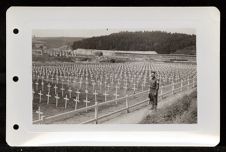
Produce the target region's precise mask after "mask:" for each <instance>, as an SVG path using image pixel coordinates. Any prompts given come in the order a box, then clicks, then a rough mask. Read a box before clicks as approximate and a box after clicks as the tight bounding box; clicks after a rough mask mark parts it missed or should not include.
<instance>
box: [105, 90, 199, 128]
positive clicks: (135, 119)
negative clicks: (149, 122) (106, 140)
mask: <svg viewBox="0 0 226 152" xmlns="http://www.w3.org/2000/svg"><path fill="white" fill-rule="evenodd" d="M194 90H196V88H193V89H191V90H188V91H184V92H181V93H178V94H175V95H174V96H170V97H167V98H165V99H163V100H161V101H160V102H159V103H158V109H161V108H164V107H167V106H169V105H171V104H172V103H174V102H176V101H177V99H179V98H181V97H182V96H184V95H186V94H190V93H192V92H193V91H194ZM150 108H151V107H150V106H147V107H145V108H142V109H138V110H136V111H133V112H131V113H127V114H122V115H120V116H118V117H115V118H113V119H110V120H107V121H105V122H103V123H104V124H138V123H140V121H141V120H143V119H144V118H145V117H146V116H147V115H148V114H151V113H154V111H153V110H150Z"/></svg>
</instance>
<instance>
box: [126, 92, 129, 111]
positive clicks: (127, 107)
mask: <svg viewBox="0 0 226 152" xmlns="http://www.w3.org/2000/svg"><path fill="white" fill-rule="evenodd" d="M126 112H127V113H129V103H128V95H127V94H126Z"/></svg>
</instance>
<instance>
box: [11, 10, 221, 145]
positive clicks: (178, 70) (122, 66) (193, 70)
mask: <svg viewBox="0 0 226 152" xmlns="http://www.w3.org/2000/svg"><path fill="white" fill-rule="evenodd" d="M160 12H161V13H160ZM219 23H220V13H219V11H218V10H217V9H216V8H214V7H202V8H201V7H200V8H174V7H169V8H164V7H160V8H153V7H147V8H143V7H138V8H126V7H124V8H117V7H115V8H114V7H110V8H99V7H94V8H91V7H72V8H63V7H62V8H54V7H49V8H42V7H12V8H9V10H8V11H7V142H8V144H10V145H12V146H41V145H46V146H47V145H48V146H53V145H55V146H67V145H68V146H69V145H71V146H73V145H75V146H81V145H96V146H99V145H109V146H113V145H116V146H117V145H118V146H120V145H134V146H151V145H152V146H173V145H174V146H183V145H184V146H214V145H216V144H217V143H218V142H219V130H220V128H219V124H220V116H219V113H220V111H219V109H220V100H219V77H218V76H219V41H220V39H219V38H220V37H219V35H220V32H219ZM205 25H208V26H205ZM207 61H208V62H207ZM207 67H208V68H207ZM210 69H211V70H210ZM207 81H208V83H207ZM208 85H209V86H208ZM211 88H212V89H211ZM213 90H214V91H213ZM210 111H211V116H209V112H210ZM210 122H211V123H210ZM95 134H96V135H98V139H97V138H95V139H94V138H93V139H92V140H90V139H91V136H93V135H95ZM176 134H177V136H175V135H176ZM119 135H120V139H118V138H117V137H118V136H119ZM69 136H70V138H68V137H69ZM121 136H122V137H121ZM148 136H149V137H153V138H147V137H148ZM160 136H161V137H162V138H161V139H160V138H155V137H160ZM178 136H183V138H184V139H181V138H178ZM207 136H208V138H207ZM44 137H45V140H43V139H42V138H44ZM56 137H58V138H56ZM78 137H79V138H78ZM106 137H108V138H107V139H106ZM65 139H67V140H66V142H65V141H64V140H65ZM134 143H136V144H134Z"/></svg>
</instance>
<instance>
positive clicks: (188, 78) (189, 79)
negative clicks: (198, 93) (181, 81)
mask: <svg viewBox="0 0 226 152" xmlns="http://www.w3.org/2000/svg"><path fill="white" fill-rule="evenodd" d="M190 80H191V79H190V78H189V77H188V88H190V87H191V86H190V85H191V84H190Z"/></svg>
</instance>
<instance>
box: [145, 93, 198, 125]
mask: <svg viewBox="0 0 226 152" xmlns="http://www.w3.org/2000/svg"><path fill="white" fill-rule="evenodd" d="M141 123H143V124H169V123H175V124H179V123H183V124H191V123H197V91H195V92H193V93H192V94H190V95H189V96H188V95H185V96H184V97H182V98H181V99H179V100H178V101H177V102H175V103H173V104H172V105H170V106H168V107H165V108H162V109H159V110H158V111H157V112H156V113H154V114H151V115H148V116H147V117H146V118H145V119H144V120H143V121H142V122H141Z"/></svg>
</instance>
